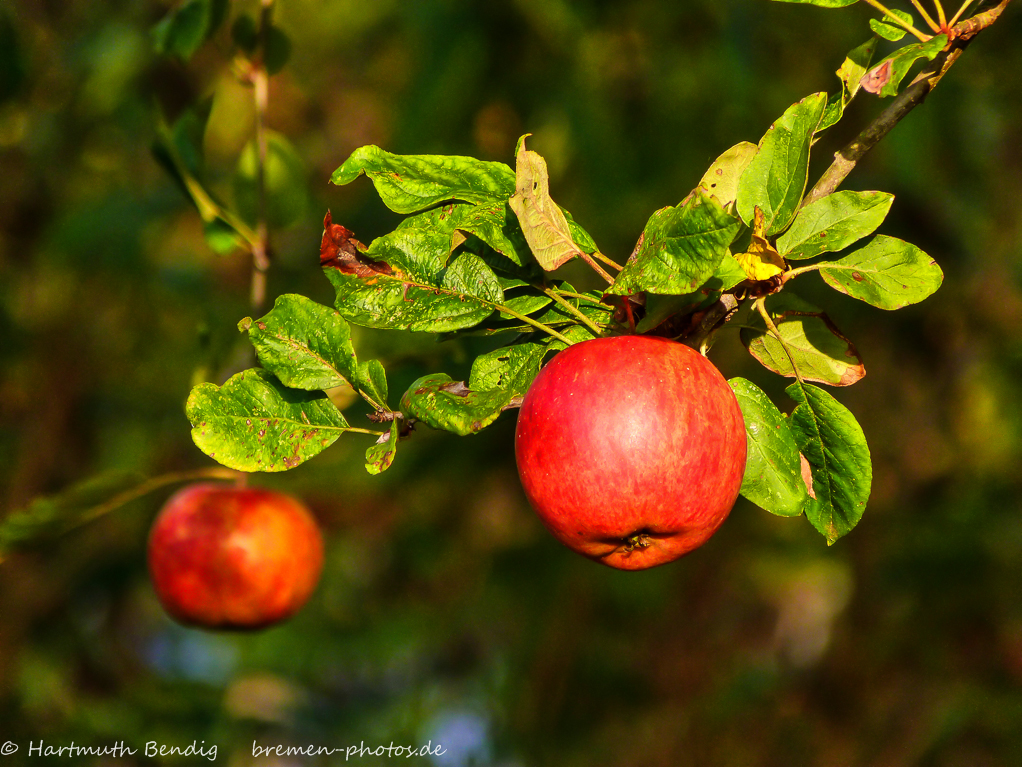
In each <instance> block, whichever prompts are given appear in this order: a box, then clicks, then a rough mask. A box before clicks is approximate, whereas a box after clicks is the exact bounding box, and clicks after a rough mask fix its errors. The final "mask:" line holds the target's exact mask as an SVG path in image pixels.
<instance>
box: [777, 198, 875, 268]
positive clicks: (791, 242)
mask: <svg viewBox="0 0 1022 767" xmlns="http://www.w3.org/2000/svg"><path fill="white" fill-rule="evenodd" d="M893 202H894V195H893V194H888V193H887V192H850V191H844V192H835V193H834V194H829V195H827V196H826V197H823V198H821V199H819V200H817V201H816V202H813V203H810V204H809V205H806V206H805V207H804V208H802V209H801V210H800V211H799V212H798V215H796V216H795V220H794V221H793V222H792V224H791V228H790V229H788V231H786V232H785V233H784V234H782V235H781V236H780V237H778V238H777V250H778V252H779V253H780V254H781V255H782V256H784V257H785V258H787V259H790V260H798V259H804V258H812V257H813V256H818V255H820V254H821V253H832V252H835V251H838V250H843V249H844V248H846V247H848V246H849V245H851V244H852V243H853V242H856V241H857V240H860V239H862V238H863V237H865V236H866V235H868V234H872V233H873V232H874V231H876V228H877V227H878V226H880V224H881V223H883V220H884V219H885V218H886V217H887V212H888V211H889V210H890V209H891V204H892V203H893Z"/></svg>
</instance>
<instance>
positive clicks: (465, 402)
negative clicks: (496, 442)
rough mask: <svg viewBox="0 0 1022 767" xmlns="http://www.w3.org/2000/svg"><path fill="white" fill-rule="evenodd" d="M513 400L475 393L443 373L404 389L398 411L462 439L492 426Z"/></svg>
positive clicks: (503, 394)
mask: <svg viewBox="0 0 1022 767" xmlns="http://www.w3.org/2000/svg"><path fill="white" fill-rule="evenodd" d="M513 399H514V395H513V394H512V393H511V392H509V391H506V390H504V389H489V390H485V391H475V390H473V389H470V388H469V387H468V386H466V385H465V382H464V381H455V380H454V379H452V378H451V377H450V376H449V375H447V374H446V373H432V374H430V375H427V376H423V377H422V378H420V379H418V380H417V381H415V382H414V383H413V384H412V385H411V386H410V387H408V391H406V392H405V394H404V396H403V397H402V398H401V410H402V411H404V412H405V413H406V414H407V415H408V416H409V417H411V418H416V419H418V420H420V421H422V422H423V423H425V424H428V425H430V426H432V427H433V428H435V429H444V430H446V431H452V432H454V433H455V434H458V435H461V436H465V435H468V434H475V433H476V432H477V431H480V430H481V429H484V428H486V427H487V426H489V425H490V424H491V423H493V422H494V421H495V420H496V419H497V416H499V415H500V414H501V412H503V410H504V409H505V408H506V407H508V406H509V405H510V404H511V402H512V400H513Z"/></svg>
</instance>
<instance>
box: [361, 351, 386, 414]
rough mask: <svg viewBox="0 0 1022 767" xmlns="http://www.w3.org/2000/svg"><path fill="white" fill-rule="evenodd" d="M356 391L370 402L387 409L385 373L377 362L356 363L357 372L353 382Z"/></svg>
mask: <svg viewBox="0 0 1022 767" xmlns="http://www.w3.org/2000/svg"><path fill="white" fill-rule="evenodd" d="M353 383H354V386H355V388H356V389H358V390H359V391H360V392H362V395H363V396H365V397H367V398H368V399H369V400H370V401H371V402H374V403H376V404H378V405H381V406H382V409H386V407H387V371H386V370H384V368H383V364H382V363H381V362H380V361H379V360H366V361H365V362H360V363H358V371H357V373H356V376H355V381H354V382H353Z"/></svg>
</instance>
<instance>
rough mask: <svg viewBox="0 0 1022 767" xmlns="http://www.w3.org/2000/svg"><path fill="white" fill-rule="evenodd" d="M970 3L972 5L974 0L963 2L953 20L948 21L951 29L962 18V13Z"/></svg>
mask: <svg viewBox="0 0 1022 767" xmlns="http://www.w3.org/2000/svg"><path fill="white" fill-rule="evenodd" d="M970 5H972V0H965V2H963V3H962V6H961V7H960V8H959V9H958V11H957V12H956V13H955V15H954V16H952V17H951V21H949V22H948V28H949V29H950V28H953V27H954V26H955V24H957V23H958V20H959V19H960V18H962V14H963V13H965V11H966V9H967V8H968V7H969V6H970Z"/></svg>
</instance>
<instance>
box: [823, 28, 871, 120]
mask: <svg viewBox="0 0 1022 767" xmlns="http://www.w3.org/2000/svg"><path fill="white" fill-rule="evenodd" d="M876 47H877V39H876V38H875V37H871V38H870V39H869V40H867V41H866V42H864V43H863V44H862V45H860V46H859V47H857V48H854V49H853V50H851V51H850V52H849V53H848V55H847V56H846V57H845V60H844V62H843V63H842V64H841V66H840V67H839V68H838V70H837V72H836V73H835V74H837V76H838V79H839V80H841V90H840V91H838V92H837V93H835V94H834V95H832V96H831V97H830V98H829V99H827V108H826V109H825V110H824V113H823V119H821V120H820V124H819V125H818V126H817V128H816V132H817V133H819V132H820V131H823V130H826V129H827V128H829V127H831V126H832V125H834V124H836V123H837V122H838V121H839V120H840V119H841V118H842V117H843V116H844V113H845V108H846V107H847V106H848V104H849V103H850V102H851V100H852V99H853V98H855V94H856V93H858V92H859V88H860V87H861V81H862V76H863V75H864V74H866V70H867V69H869V64H870V62H871V61H872V60H873V52H874V51H875V50H876Z"/></svg>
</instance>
